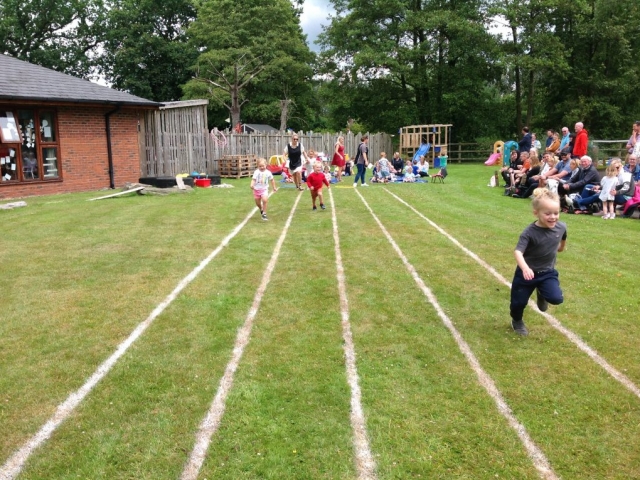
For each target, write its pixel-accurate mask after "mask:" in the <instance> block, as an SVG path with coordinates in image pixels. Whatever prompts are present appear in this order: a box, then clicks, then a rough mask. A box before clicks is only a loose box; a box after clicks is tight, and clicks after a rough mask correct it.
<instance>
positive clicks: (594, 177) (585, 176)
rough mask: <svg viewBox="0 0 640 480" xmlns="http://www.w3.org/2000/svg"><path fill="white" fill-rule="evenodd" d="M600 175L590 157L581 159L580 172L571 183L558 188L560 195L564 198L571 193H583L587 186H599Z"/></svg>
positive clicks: (586, 156) (585, 156)
mask: <svg viewBox="0 0 640 480" xmlns="http://www.w3.org/2000/svg"><path fill="white" fill-rule="evenodd" d="M599 184H600V174H599V173H598V170H596V166H595V165H594V164H593V160H591V157H590V156H588V155H583V156H582V157H580V170H579V172H578V173H577V175H576V176H575V178H572V179H571V180H570V181H569V182H567V183H564V184H563V185H560V187H558V194H559V195H560V196H561V197H562V196H565V195H568V194H570V193H579V192H582V190H583V189H584V187H586V186H587V185H599Z"/></svg>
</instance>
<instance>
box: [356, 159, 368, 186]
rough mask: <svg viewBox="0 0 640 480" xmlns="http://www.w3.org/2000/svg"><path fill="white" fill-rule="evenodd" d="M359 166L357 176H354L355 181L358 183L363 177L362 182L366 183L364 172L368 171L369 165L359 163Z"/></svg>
mask: <svg viewBox="0 0 640 480" xmlns="http://www.w3.org/2000/svg"><path fill="white" fill-rule="evenodd" d="M357 167H358V173H356V178H354V180H353V183H358V179H361V180H362V183H365V181H364V174H365V172H366V171H367V167H365V166H364V163H358V164H357Z"/></svg>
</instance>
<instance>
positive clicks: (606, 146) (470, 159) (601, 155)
mask: <svg viewBox="0 0 640 480" xmlns="http://www.w3.org/2000/svg"><path fill="white" fill-rule="evenodd" d="M626 145H627V140H592V141H590V142H589V152H588V153H589V155H590V156H591V158H592V159H593V161H594V162H595V164H596V165H597V166H598V167H604V166H605V165H606V164H607V162H608V161H609V159H610V158H612V157H620V158H621V159H622V160H625V158H626V156H627V149H626ZM491 153H493V150H492V149H489V148H486V147H483V146H482V145H481V144H479V143H451V144H449V163H474V162H484V161H485V160H487V158H489V155H491Z"/></svg>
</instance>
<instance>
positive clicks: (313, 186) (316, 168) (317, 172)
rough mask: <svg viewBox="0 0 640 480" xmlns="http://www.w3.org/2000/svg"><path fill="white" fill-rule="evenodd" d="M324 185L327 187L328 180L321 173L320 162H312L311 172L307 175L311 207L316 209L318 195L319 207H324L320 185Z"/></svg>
mask: <svg viewBox="0 0 640 480" xmlns="http://www.w3.org/2000/svg"><path fill="white" fill-rule="evenodd" d="M323 185H326V186H327V188H329V182H328V181H327V177H325V175H324V173H322V164H321V163H320V162H316V163H314V164H313V173H312V174H310V175H309V176H308V177H307V186H308V187H309V191H310V192H311V201H312V202H313V209H314V210H317V209H318V208H317V207H316V198H318V197H320V208H321V209H322V210H324V209H325V206H324V201H323V198H322V186H323Z"/></svg>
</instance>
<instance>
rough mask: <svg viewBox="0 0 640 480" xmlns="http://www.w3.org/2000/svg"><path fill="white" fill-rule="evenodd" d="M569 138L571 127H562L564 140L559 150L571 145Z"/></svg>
mask: <svg viewBox="0 0 640 480" xmlns="http://www.w3.org/2000/svg"><path fill="white" fill-rule="evenodd" d="M569 140H571V137H569V127H562V141H561V142H560V148H559V149H558V151H559V152H561V151H562V149H563V148H564V147H566V146H567V145H569Z"/></svg>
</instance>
